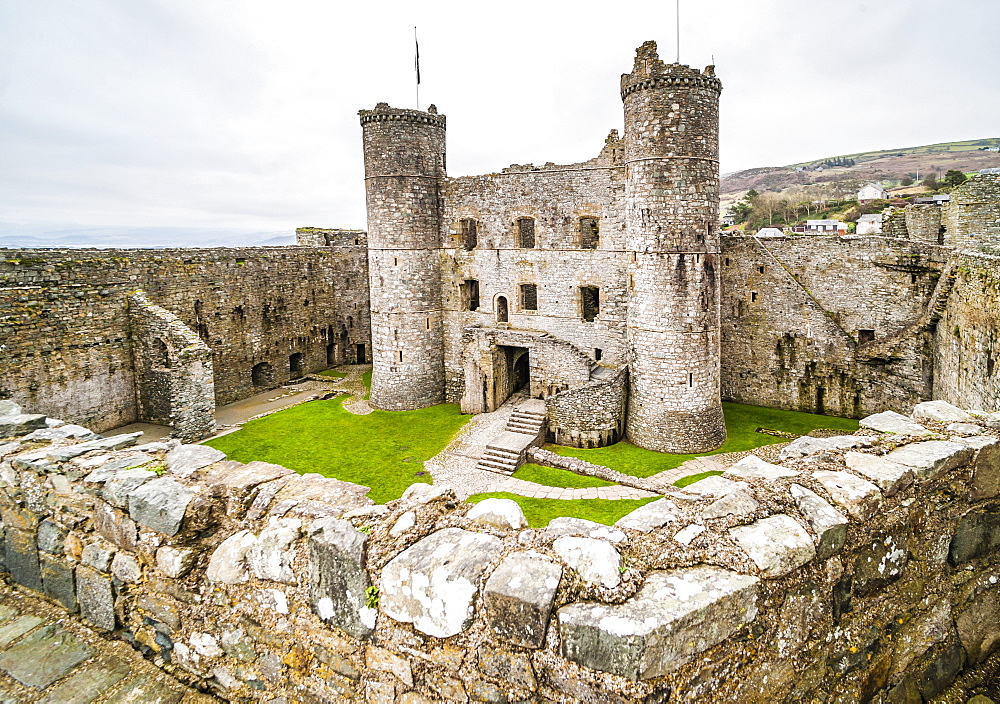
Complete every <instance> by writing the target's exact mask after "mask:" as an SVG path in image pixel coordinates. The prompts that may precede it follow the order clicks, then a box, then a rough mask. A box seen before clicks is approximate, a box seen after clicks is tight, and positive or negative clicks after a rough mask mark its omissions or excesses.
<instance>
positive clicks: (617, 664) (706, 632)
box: [558, 565, 760, 680]
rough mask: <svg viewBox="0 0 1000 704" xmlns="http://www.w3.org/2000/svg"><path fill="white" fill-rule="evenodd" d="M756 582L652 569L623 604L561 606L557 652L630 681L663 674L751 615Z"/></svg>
mask: <svg viewBox="0 0 1000 704" xmlns="http://www.w3.org/2000/svg"><path fill="white" fill-rule="evenodd" d="M759 581H760V580H758V579H757V578H756V577H750V576H747V575H741V574H738V573H736V572H730V571H729V570H725V569H722V568H719V567H711V566H707V565H703V566H699V567H692V568H688V569H681V570H671V571H668V572H653V573H651V574H650V575H649V576H648V577H647V579H646V583H645V584H644V585H643V586H642V588H641V589H640V590H639V592H638V593H637V594H636V595H635V596H634V597H632V598H631V599H629V600H628V601H626V602H625V603H623V604H620V605H616V606H609V605H605V604H593V603H579V604H569V605H567V606H564V607H562V608H561V609H559V612H558V620H559V632H560V636H561V650H562V655H563V657H565V658H567V659H569V660H572V661H573V662H576V663H579V664H580V665H584V666H586V667H591V668H593V669H595V670H602V671H604V672H611V673H613V674H616V675H621V676H622V677H627V678H629V679H633V680H637V679H649V678H652V677H659V676H660V675H665V674H668V673H670V672H673V671H674V670H676V669H677V668H678V667H680V666H681V665H683V664H684V663H686V662H688V661H690V660H691V659H693V658H694V657H695V656H696V655H697V654H698V653H701V652H704V651H705V650H707V649H708V648H710V647H712V646H713V645H715V644H717V643H719V642H721V641H723V640H725V639H726V638H728V637H729V636H730V635H731V634H732V633H733V632H734V631H736V630H737V629H738V628H740V627H741V626H743V625H745V624H747V623H750V622H751V621H753V620H754V618H756V616H757V595H758V584H759Z"/></svg>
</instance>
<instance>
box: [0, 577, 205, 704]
mask: <svg viewBox="0 0 1000 704" xmlns="http://www.w3.org/2000/svg"><path fill="white" fill-rule="evenodd" d="M219 701H221V700H219V699H216V698H215V697H212V696H209V695H207V694H201V693H198V692H195V691H194V690H192V689H189V688H188V687H185V686H184V685H183V684H181V683H179V682H177V681H176V680H174V679H172V678H171V677H170V676H169V675H168V674H166V673H165V672H163V671H162V670H160V669H159V668H157V667H156V666H155V665H153V664H152V663H150V662H147V661H146V660H144V659H143V658H142V656H141V655H139V653H137V652H136V651H135V650H133V649H132V648H131V647H129V646H128V645H127V644H126V643H123V642H122V641H117V640H109V639H108V638H106V637H105V636H102V635H99V634H98V633H97V632H95V631H92V630H90V629H89V628H87V627H85V626H83V625H81V624H80V623H77V622H76V621H75V619H73V618H71V617H69V616H68V615H67V614H66V612H65V611H63V610H62V609H59V608H57V607H55V606H53V605H52V604H49V603H48V602H46V601H44V600H42V599H39V598H38V597H34V596H29V595H28V594H26V593H24V592H22V591H20V590H19V589H14V588H11V587H9V586H7V585H5V584H3V583H0V704H21V703H22V702H38V703H44V704H89V702H104V703H107V704H125V703H126V702H129V703H131V702H135V703H136V704H138V703H140V702H141V703H142V704H209V703H211V702H219Z"/></svg>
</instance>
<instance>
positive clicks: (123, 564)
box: [111, 552, 142, 584]
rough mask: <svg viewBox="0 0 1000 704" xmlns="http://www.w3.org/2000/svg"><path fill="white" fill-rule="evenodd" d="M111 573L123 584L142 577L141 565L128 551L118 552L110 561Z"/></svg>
mask: <svg viewBox="0 0 1000 704" xmlns="http://www.w3.org/2000/svg"><path fill="white" fill-rule="evenodd" d="M111 574H112V575H114V576H115V577H116V578H117V579H118V580H119V581H121V582H124V583H125V584H135V583H136V582H138V581H139V580H140V579H141V578H142V567H140V566H139V562H138V561H137V560H136V559H135V558H134V557H132V556H131V555H129V554H128V553H124V552H119V553H115V557H114V559H113V560H112V561H111Z"/></svg>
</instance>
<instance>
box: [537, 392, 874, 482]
mask: <svg viewBox="0 0 1000 704" xmlns="http://www.w3.org/2000/svg"><path fill="white" fill-rule="evenodd" d="M722 408H723V411H724V412H725V415H726V430H727V431H728V434H729V437H728V439H727V440H726V444H725V445H723V446H722V447H720V448H719V449H718V450H714V451H712V452H706V453H702V454H699V455H667V454H663V453H660V452H654V451H652V450H644V449H642V448H640V447H636V446H635V445H632V444H629V443H627V442H619V443H617V444H615V445H609V446H608V447H599V448H596V449H593V450H582V449H579V448H576V447H562V446H559V445H548V446H547V448H548V449H550V450H553V451H555V452H557V453H559V454H560V455H564V456H567V457H579V458H580V459H583V460H587V461H588V462H593V463H594V464H600V465H604V466H605V467H610V468H611V469H617V470H618V471H619V472H623V473H625V474H631V475H632V476H633V477H650V476H652V475H654V474H657V473H659V472H662V471H664V470H667V469H673V468H674V467H678V466H680V465H681V464H683V463H684V462H686V461H687V460H689V459H692V458H694V457H706V456H708V455H718V454H720V453H723V452H743V451H746V450H753V449H754V448H757V447H762V446H764V445H772V444H774V443H778V442H786V440H783V439H782V438H776V437H774V436H772V435H764V434H762V433H758V432H756V431H757V428H770V429H771V430H783V431H785V432H787V433H795V434H797V435H805V434H806V433H808V432H809V431H810V430H816V429H817V428H834V429H836V430H842V431H844V432H845V433H853V432H854V431H855V430H857V429H858V421H856V420H852V419H850V418H836V417H834V416H820V415H816V414H814V413H801V412H799V411H782V410H778V409H776V408H764V407H762V406H745V405H743V404H739V403H723V404H722Z"/></svg>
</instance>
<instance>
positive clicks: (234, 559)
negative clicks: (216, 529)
mask: <svg viewBox="0 0 1000 704" xmlns="http://www.w3.org/2000/svg"><path fill="white" fill-rule="evenodd" d="M256 542H257V538H256V537H255V536H254V534H253V533H251V532H250V531H248V530H241V531H237V532H236V533H233V534H232V535H230V536H229V537H228V538H226V539H225V540H223V541H222V542H221V543H220V544H219V547H217V548H216V549H215V552H213V553H212V557H210V558H209V560H208V569H206V570H205V578H206V579H208V581H210V582H222V583H223V584H242V583H243V582H246V581H247V580H248V579H250V573H249V571H248V569H247V564H246V556H247V553H248V552H249V551H250V548H252V547H253V546H254V543H256Z"/></svg>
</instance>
